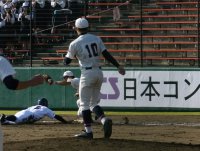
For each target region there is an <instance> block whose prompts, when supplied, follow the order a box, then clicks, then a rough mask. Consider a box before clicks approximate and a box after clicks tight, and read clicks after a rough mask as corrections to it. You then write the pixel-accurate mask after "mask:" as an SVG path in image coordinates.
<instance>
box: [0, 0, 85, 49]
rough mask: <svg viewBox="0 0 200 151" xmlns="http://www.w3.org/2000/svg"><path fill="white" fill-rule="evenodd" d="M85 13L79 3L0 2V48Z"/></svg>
mask: <svg viewBox="0 0 200 151" xmlns="http://www.w3.org/2000/svg"><path fill="white" fill-rule="evenodd" d="M85 9H86V8H85V5H84V1H82V0H0V48H3V49H4V48H5V47H7V46H9V45H10V44H9V43H12V42H13V41H14V39H15V40H16V39H17V40H19V41H20V42H23V41H28V40H29V38H28V37H27V36H28V35H29V34H30V33H31V32H32V33H34V32H37V31H40V30H43V29H47V28H49V27H52V26H56V25H64V24H65V23H66V22H69V21H70V20H74V19H76V18H77V17H80V16H83V15H85V12H84V10H85ZM59 10H61V11H59ZM30 27H31V28H30ZM59 28H61V27H59ZM47 32H49V31H47ZM13 38H14V39H13Z"/></svg>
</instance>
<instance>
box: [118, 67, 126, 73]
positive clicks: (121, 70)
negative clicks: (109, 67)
mask: <svg viewBox="0 0 200 151" xmlns="http://www.w3.org/2000/svg"><path fill="white" fill-rule="evenodd" d="M118 72H119V73H120V74H121V75H125V73H126V71H125V69H124V67H123V66H119V67H118Z"/></svg>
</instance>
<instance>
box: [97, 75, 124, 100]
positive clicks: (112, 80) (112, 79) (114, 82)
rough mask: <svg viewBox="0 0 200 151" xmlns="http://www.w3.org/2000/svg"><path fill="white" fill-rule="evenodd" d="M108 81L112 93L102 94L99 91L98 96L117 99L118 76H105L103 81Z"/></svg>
mask: <svg viewBox="0 0 200 151" xmlns="http://www.w3.org/2000/svg"><path fill="white" fill-rule="evenodd" d="M107 82H109V84H110V85H111V87H112V89H113V91H114V93H113V94H102V93H101V96H100V98H101V99H110V100H112V99H118V98H119V96H120V91H119V88H118V85H117V83H118V78H117V77H109V78H105V77H104V79H103V83H107Z"/></svg>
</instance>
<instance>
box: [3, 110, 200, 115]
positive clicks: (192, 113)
mask: <svg viewBox="0 0 200 151" xmlns="http://www.w3.org/2000/svg"><path fill="white" fill-rule="evenodd" d="M18 111H19V110H0V114H2V113H3V114H6V115H12V114H15V113H16V112H18ZM55 113H56V114H61V115H76V114H77V112H76V111H55ZM105 113H106V115H133V116H134V115H200V112H107V111H106V112H105Z"/></svg>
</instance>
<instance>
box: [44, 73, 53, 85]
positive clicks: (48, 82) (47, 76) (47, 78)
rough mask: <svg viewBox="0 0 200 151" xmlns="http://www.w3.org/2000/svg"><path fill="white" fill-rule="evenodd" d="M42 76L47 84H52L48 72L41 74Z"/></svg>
mask: <svg viewBox="0 0 200 151" xmlns="http://www.w3.org/2000/svg"><path fill="white" fill-rule="evenodd" d="M43 78H44V81H45V82H46V83H47V84H49V85H52V84H53V79H52V78H51V77H50V76H49V75H48V74H43Z"/></svg>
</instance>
